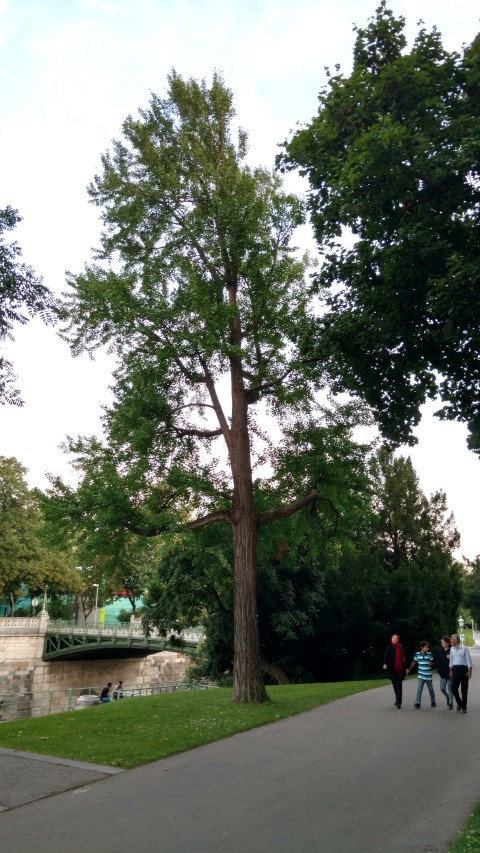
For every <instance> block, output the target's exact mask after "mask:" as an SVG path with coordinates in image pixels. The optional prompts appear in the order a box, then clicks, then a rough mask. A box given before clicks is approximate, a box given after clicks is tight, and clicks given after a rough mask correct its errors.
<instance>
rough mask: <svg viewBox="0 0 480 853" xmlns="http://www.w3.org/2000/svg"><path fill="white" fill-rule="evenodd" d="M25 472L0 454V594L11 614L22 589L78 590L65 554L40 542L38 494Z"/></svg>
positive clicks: (14, 462) (76, 577)
mask: <svg viewBox="0 0 480 853" xmlns="http://www.w3.org/2000/svg"><path fill="white" fill-rule="evenodd" d="M25 475H26V469H25V468H24V467H23V466H22V465H21V464H20V463H19V462H18V460H17V459H15V458H14V457H5V456H0V596H1V597H5V598H8V599H9V601H10V606H11V611H12V613H13V611H14V607H15V599H16V598H17V597H18V596H19V595H21V594H22V589H23V590H25V589H27V590H30V591H37V590H38V589H40V588H43V587H45V585H48V586H49V587H50V588H51V589H58V590H61V591H62V592H63V591H64V590H65V589H67V590H69V591H72V592H76V591H77V590H78V589H79V578H78V575H77V573H76V572H75V570H74V569H73V567H72V566H71V565H69V558H68V555H66V554H65V552H63V551H62V550H60V549H56V548H51V547H48V546H47V544H46V542H45V541H44V535H43V534H44V520H43V517H42V514H41V510H40V506H39V496H38V494H37V492H36V491H34V490H33V491H32V490H30V489H29V488H28V485H27V483H26V480H25Z"/></svg>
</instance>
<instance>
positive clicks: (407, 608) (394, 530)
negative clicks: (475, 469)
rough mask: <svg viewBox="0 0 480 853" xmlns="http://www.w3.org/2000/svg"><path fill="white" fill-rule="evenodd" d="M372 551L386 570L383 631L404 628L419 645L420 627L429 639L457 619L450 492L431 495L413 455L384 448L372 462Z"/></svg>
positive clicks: (404, 633) (455, 545) (458, 590)
mask: <svg viewBox="0 0 480 853" xmlns="http://www.w3.org/2000/svg"><path fill="white" fill-rule="evenodd" d="M373 476H374V483H375V486H374V489H375V498H374V510H375V512H374V516H373V528H372V542H373V552H374V554H375V556H376V561H377V564H378V565H379V566H380V568H381V574H380V577H382V576H383V583H382V596H381V601H379V602H378V605H379V607H378V609H377V611H376V614H375V615H376V616H377V618H379V617H380V618H381V621H382V622H383V625H384V629H385V635H386V636H388V635H389V634H390V633H391V632H392V631H398V632H399V633H400V634H401V637H402V641H403V642H404V643H405V644H407V645H409V646H410V647H412V648H413V647H415V645H416V643H417V642H418V640H419V636H418V635H419V633H420V634H423V635H424V636H426V637H429V638H431V640H432V641H433V640H438V638H439V637H440V636H441V635H442V634H444V633H445V632H447V633H450V631H452V630H453V629H454V627H455V625H456V621H457V613H458V607H459V604H460V600H461V594H462V588H461V576H462V571H461V566H460V564H459V563H458V561H457V560H456V559H455V557H454V551H455V549H456V548H458V545H459V544H460V537H459V534H458V531H457V530H456V528H455V522H454V518H453V516H452V515H451V514H448V511H447V505H446V497H445V494H444V493H443V492H436V493H435V494H433V495H432V496H431V497H430V498H427V497H426V496H425V495H424V493H423V492H422V490H421V489H420V486H419V482H418V477H417V475H416V473H415V471H414V469H413V466H412V463H411V460H410V459H408V458H407V459H406V458H403V457H399V458H394V457H393V456H392V455H391V454H389V453H387V452H386V451H381V452H380V453H379V455H378V457H377V459H376V460H375V461H374V462H373Z"/></svg>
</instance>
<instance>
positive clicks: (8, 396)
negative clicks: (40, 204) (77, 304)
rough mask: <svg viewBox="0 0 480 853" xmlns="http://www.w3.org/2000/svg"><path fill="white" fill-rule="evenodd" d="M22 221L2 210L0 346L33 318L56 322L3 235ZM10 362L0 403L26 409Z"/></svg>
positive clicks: (1, 364)
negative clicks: (17, 325)
mask: <svg viewBox="0 0 480 853" xmlns="http://www.w3.org/2000/svg"><path fill="white" fill-rule="evenodd" d="M20 221H21V217H20V216H19V214H18V211H17V210H13V208H11V207H6V208H4V209H3V210H0V343H1V342H2V341H5V340H6V339H7V338H10V339H12V338H13V333H14V329H15V325H16V324H20V325H24V324H25V323H27V322H28V320H29V319H30V318H31V317H33V316H38V317H40V318H41V319H42V320H43V322H44V323H54V322H55V301H54V299H53V297H52V295H51V293H50V291H49V290H48V288H47V287H46V286H45V285H44V284H43V282H42V280H41V279H40V278H38V277H37V276H36V275H35V273H34V271H33V270H32V268H31V267H28V266H27V265H26V264H24V263H22V262H21V260H20V258H21V254H22V252H21V249H20V247H19V246H18V244H17V243H15V242H10V243H8V242H6V241H5V238H4V233H5V232H8V231H12V230H13V229H14V228H15V226H16V225H17V224H18V223H19V222H20ZM14 382H15V375H14V373H13V366H12V364H11V362H10V361H8V360H7V359H6V358H4V357H2V356H0V403H2V404H5V403H10V404H13V405H14V406H21V405H23V403H22V400H21V398H20V394H19V391H18V389H17V388H15V387H14Z"/></svg>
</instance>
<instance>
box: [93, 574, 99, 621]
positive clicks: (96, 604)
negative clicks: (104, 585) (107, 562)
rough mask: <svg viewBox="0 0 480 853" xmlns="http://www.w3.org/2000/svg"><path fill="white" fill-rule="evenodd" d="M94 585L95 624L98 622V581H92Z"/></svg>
mask: <svg viewBox="0 0 480 853" xmlns="http://www.w3.org/2000/svg"><path fill="white" fill-rule="evenodd" d="M92 587H95V625H96V624H97V622H98V583H92Z"/></svg>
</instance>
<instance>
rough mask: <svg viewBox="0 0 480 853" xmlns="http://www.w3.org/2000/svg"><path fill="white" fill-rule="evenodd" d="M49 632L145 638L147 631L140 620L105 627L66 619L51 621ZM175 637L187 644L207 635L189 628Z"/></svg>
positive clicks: (155, 631) (154, 631) (154, 634)
mask: <svg viewBox="0 0 480 853" xmlns="http://www.w3.org/2000/svg"><path fill="white" fill-rule="evenodd" d="M47 630H48V631H52V632H55V633H61V634H63V633H65V634H75V635H80V636H81V635H84V636H91V635H94V636H99V635H101V636H102V637H112V638H113V637H144V636H145V631H144V629H143V626H142V623H141V622H140V620H135V621H134V622H130V623H129V624H128V625H103V624H102V623H101V622H100V623H98V624H96V625H94V624H92V623H90V622H75V621H72V622H68V621H66V620H64V619H50V620H49V622H48V629H47ZM172 635H173V636H174V637H176V638H178V639H179V640H182V641H183V642H185V643H195V644H197V643H201V642H202V640H204V639H205V633H204V632H203V631H202V629H201V628H187V629H185V631H181V632H180V633H177V632H176V631H172V632H171V633H170V635H169V636H172ZM151 636H152V637H158V636H159V632H158V631H157V630H156V629H154V630H153V631H152V632H151Z"/></svg>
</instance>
